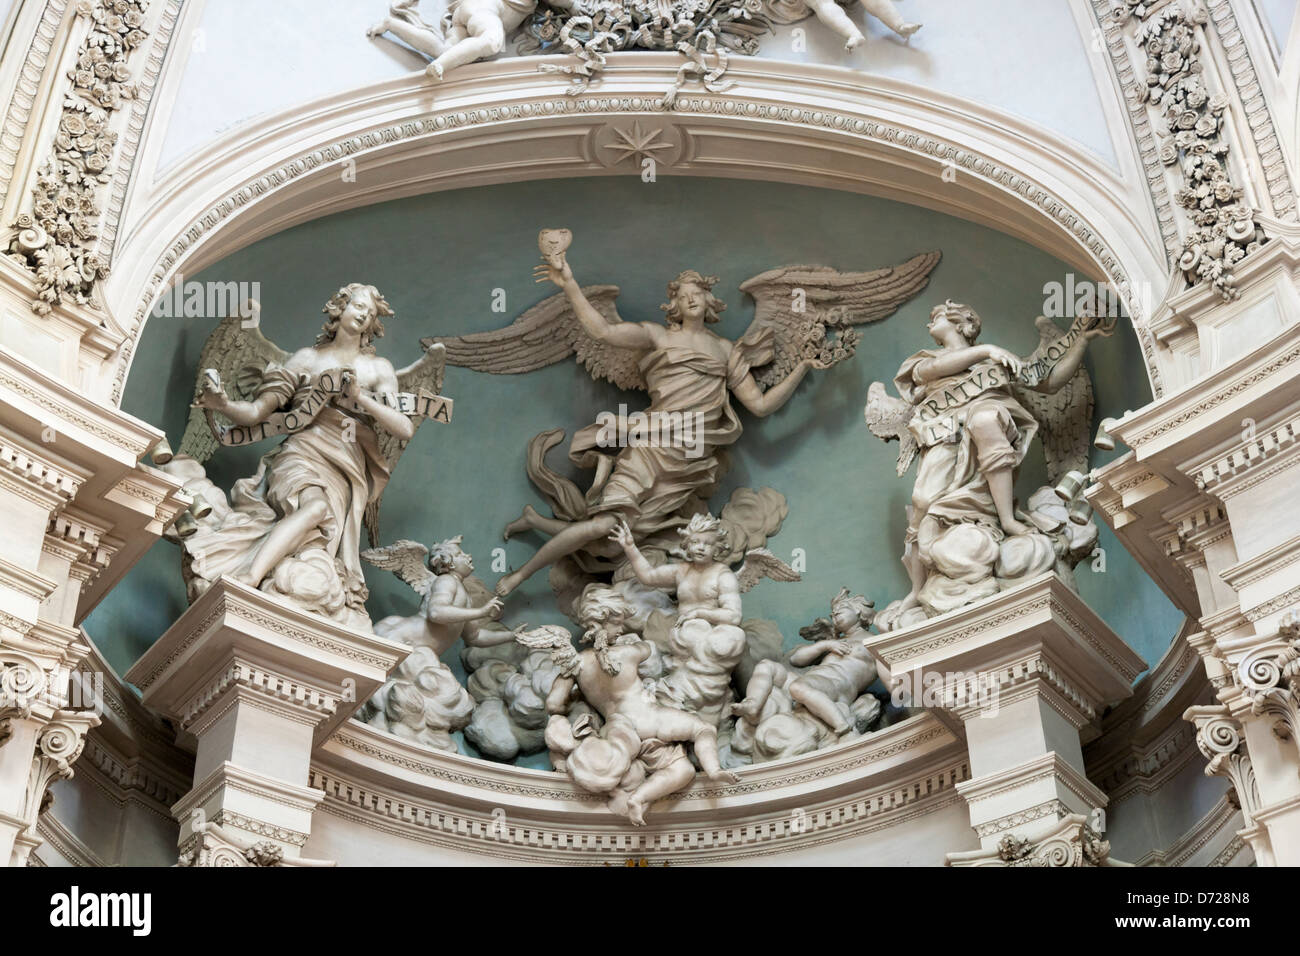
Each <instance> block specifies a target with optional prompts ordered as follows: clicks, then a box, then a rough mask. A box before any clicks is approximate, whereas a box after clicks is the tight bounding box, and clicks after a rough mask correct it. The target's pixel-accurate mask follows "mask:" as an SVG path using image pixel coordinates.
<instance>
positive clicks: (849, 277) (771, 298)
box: [424, 230, 939, 596]
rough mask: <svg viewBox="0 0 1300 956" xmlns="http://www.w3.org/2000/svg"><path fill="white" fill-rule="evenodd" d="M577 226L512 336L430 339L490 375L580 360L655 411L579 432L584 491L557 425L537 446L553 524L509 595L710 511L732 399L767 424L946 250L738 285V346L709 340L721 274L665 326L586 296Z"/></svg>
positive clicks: (548, 234)
mask: <svg viewBox="0 0 1300 956" xmlns="http://www.w3.org/2000/svg"><path fill="white" fill-rule="evenodd" d="M570 239H571V236H570V235H569V233H568V231H567V230H544V231H543V233H542V237H541V239H540V245H541V246H542V251H543V261H542V263H541V264H540V265H539V266H538V267H537V270H536V272H535V275H536V277H537V281H539V282H542V281H550V282H553V283H554V284H555V285H557V286H559V287H560V288H561V289H562V290H563V294H562V295H558V296H553V297H552V298H549V299H547V300H545V301H543V302H541V303H539V304H538V305H537V306H534V307H533V308H532V309H529V310H528V311H527V312H525V313H524V314H523V315H522V316H520V317H519V318H518V319H517V320H516V321H515V322H513V323H512V324H511V325H509V326H507V327H506V328H504V329H500V330H497V331H494V332H484V333H478V334H474V335H465V336H459V337H447V338H436V339H432V340H429V339H426V340H424V341H425V342H426V344H428V343H436V344H442V345H444V346H446V348H447V360H448V361H449V362H450V363H451V364H453V365H461V366H465V367H468V368H472V369H476V370H478V371H482V372H491V373H496V374H518V373H522V372H529V371H532V370H534V369H538V368H543V367H544V366H547V365H552V364H554V363H555V362H559V361H561V360H563V359H566V358H568V357H569V356H570V355H574V356H576V357H577V359H578V361H579V362H581V363H582V365H583V366H584V367H585V368H586V369H587V371H588V372H589V373H590V374H591V375H592V376H593V377H595V378H597V379H605V380H606V381H609V382H612V383H614V384H615V385H617V386H619V387H620V388H625V389H636V390H643V391H647V392H649V393H650V407H649V408H648V409H647V410H645V411H644V412H636V413H633V415H631V416H627V415H624V416H621V417H620V418H619V420H618V421H612V419H614V418H615V416H612V415H606V416H602V418H603V419H604V420H603V421H598V422H597V423H596V424H594V425H591V426H588V427H587V428H584V429H582V430H581V431H579V432H578V433H577V434H576V435H575V436H574V438H573V441H572V443H571V444H570V447H569V457H570V459H571V460H572V461H573V462H574V463H576V464H578V465H579V466H580V467H583V468H594V469H595V476H594V479H593V481H592V484H591V486H590V487H589V488H588V490H587V491H586V492H585V493H583V492H582V491H580V490H579V489H578V488H577V487H576V486H575V485H574V484H573V483H572V482H570V481H568V480H567V479H565V478H563V477H561V476H560V475H558V474H556V473H554V472H552V471H551V470H550V469H549V468H547V467H546V465H545V461H544V456H545V454H546V451H547V450H549V449H550V448H551V447H553V446H554V445H555V444H557V443H558V442H559V441H561V440H562V439H563V437H564V433H563V432H562V431H558V430H556V431H550V432H543V433H542V434H540V435H538V436H537V437H536V438H534V439H533V441H532V443H530V445H529V469H528V470H529V477H530V478H531V479H532V481H533V483H534V484H535V485H536V486H537V487H538V488H539V489H541V490H542V492H543V494H545V495H546V497H547V498H548V499H550V502H551V507H552V512H553V515H554V517H550V518H547V517H544V516H542V515H540V514H538V512H537V511H536V510H535V509H533V508H532V507H527V508H525V509H524V512H523V514H522V515H521V517H520V518H518V519H517V520H516V521H513V522H511V523H510V525H509V526H507V528H506V537H507V538H509V537H510V536H511V535H514V534H518V533H521V532H524V531H527V530H534V531H540V532H542V533H543V534H547V535H550V540H549V541H547V542H546V543H545V544H544V545H543V546H542V547H541V548H540V549H539V550H538V551H537V553H536V554H535V555H533V557H532V558H531V559H530V560H529V561H528V562H527V563H526V564H524V566H523V567H521V568H520V569H519V570H518V571H515V572H513V573H511V574H508V575H506V576H504V577H502V578H501V580H500V581H499V582H498V583H497V587H496V590H497V593H498V594H500V595H503V596H504V595H507V594H509V593H510V592H512V591H513V590H514V589H515V588H517V587H518V586H519V585H520V584H521V583H522V582H523V581H524V580H526V579H527V578H528V577H530V576H531V575H533V574H534V573H536V572H537V571H538V570H540V569H541V568H544V567H547V566H548V565H550V564H552V563H554V562H556V561H557V560H559V559H561V558H563V557H566V556H569V555H573V556H574V558H575V559H576V560H578V562H579V564H580V565H582V566H583V567H584V569H586V570H591V571H595V570H608V565H607V564H604V563H603V562H605V561H606V560H607V559H609V558H611V557H616V556H617V553H618V552H617V550H616V549H614V548H613V547H612V542H611V541H610V540H609V536H610V534H611V532H613V530H614V529H615V527H617V526H618V524H619V522H620V521H626V522H627V524H628V525H629V526H630V528H631V529H632V532H633V534H634V535H635V537H636V539H637V540H638V541H640V540H644V539H645V538H646V537H647V536H649V535H651V534H654V533H656V532H660V531H664V530H666V529H669V528H675V527H679V526H681V525H682V524H684V523H685V522H686V521H687V520H688V519H689V518H690V516H691V515H692V514H694V513H697V512H699V511H701V510H703V508H704V504H705V501H706V500H707V497H708V495H709V494H710V493H711V491H712V489H713V487H714V486H715V485H716V484H717V482H718V480H719V479H720V477H721V475H722V473H723V470H724V467H725V466H724V458H723V457H722V454H721V453H722V452H723V450H724V449H725V448H726V447H727V446H729V445H731V444H733V443H734V442H735V441H736V440H737V439H738V438H739V437H740V434H741V430H742V429H741V421H740V418H739V416H738V415H737V413H736V411H735V409H734V408H733V407H732V399H733V398H735V399H737V400H739V402H740V404H742V405H743V406H744V407H745V408H747V409H748V410H749V411H750V412H752V413H753V414H755V415H757V416H759V417H760V418H761V417H764V416H766V415H770V414H772V413H773V412H775V411H776V410H777V409H779V408H781V407H782V406H783V405H785V403H786V402H787V401H789V399H790V397H791V395H793V394H794V390H795V387H796V386H797V385H798V384H799V383H800V381H802V380H803V378H804V377H805V376H806V375H807V373H808V372H809V371H811V370H812V369H826V368H830V367H831V366H832V365H834V364H835V363H836V362H839V361H842V360H843V359H845V358H848V357H849V356H850V355H852V354H853V349H854V346H855V345H856V343H857V341H858V338H859V333H858V332H857V330H856V329H855V328H854V326H856V325H859V324H862V323H865V322H874V321H877V320H879V319H883V318H885V317H886V316H888V315H890V314H891V313H893V312H894V311H895V310H896V309H897V308H898V307H899V306H900V305H901V304H902V303H904V302H906V301H907V300H908V299H910V298H912V297H913V296H915V295H916V294H917V293H918V292H920V291H921V289H922V288H924V287H925V284H926V282H927V281H928V278H929V275H930V273H931V271H933V269H934V267H935V266H936V265H937V264H938V262H939V253H938V252H928V253H923V254H921V255H918V256H915V257H913V258H912V259H909V260H908V261H907V262H904V263H903V264H902V265H899V266H894V267H889V268H884V269H877V270H874V271H871V272H855V273H840V272H836V271H834V270H832V269H829V268H825V267H817V266H790V267H786V268H781V269H775V270H772V271H769V272H765V273H763V274H762V275H758V276H755V277H754V278H752V279H750V280H748V281H747V282H745V283H744V284H742V285H741V287H740V288H741V290H742V291H744V292H748V293H749V294H750V295H752V296H753V297H754V299H755V302H756V310H755V316H754V320H753V322H752V324H751V325H750V327H749V329H748V331H747V332H746V333H745V334H744V335H743V336H742V337H741V338H740V340H739V341H735V342H733V341H731V340H729V339H726V338H723V337H722V336H720V335H717V334H716V333H714V332H712V331H711V330H710V329H709V328H708V326H709V325H711V324H713V323H714V322H717V321H718V318H719V313H721V312H722V310H723V309H724V308H725V307H726V306H725V304H724V303H723V302H722V301H721V300H720V299H718V298H717V296H715V295H714V294H713V291H712V290H713V287H714V285H715V284H716V283H717V281H718V280H717V278H716V277H714V276H705V275H702V274H701V273H699V272H696V271H694V270H688V271H686V272H683V273H681V274H680V275H678V276H677V278H676V279H674V280H673V281H671V282H670V283H668V302H667V304H665V305H662V306H660V308H661V309H662V310H663V311H664V312H665V314H666V318H667V324H666V325H661V324H659V323H657V322H624V321H623V320H622V318H620V316H619V315H618V312H617V310H616V308H615V300H616V299H617V297H618V287H617V286H592V287H587V288H582V287H580V286H579V285H578V283H577V281H576V280H575V279H574V277H573V271H572V270H571V268H570V266H569V264H568V262H567V261H566V258H565V254H564V250H565V249H566V248H567V246H568V242H569V240H570Z"/></svg>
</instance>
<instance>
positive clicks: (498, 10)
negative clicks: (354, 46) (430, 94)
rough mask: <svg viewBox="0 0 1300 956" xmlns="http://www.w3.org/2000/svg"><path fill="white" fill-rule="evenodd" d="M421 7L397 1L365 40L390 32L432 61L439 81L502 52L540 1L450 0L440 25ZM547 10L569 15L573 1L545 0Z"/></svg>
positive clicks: (415, 2) (409, 1) (430, 69)
mask: <svg viewBox="0 0 1300 956" xmlns="http://www.w3.org/2000/svg"><path fill="white" fill-rule="evenodd" d="M419 6H420V3H419V0H397V2H396V3H393V4H391V5H390V6H389V8H388V16H386V17H384V19H382V20H380V21H379V22H378V23H376V24H375V25H374V26H372V27H371V28H370V29H368V30H367V31H366V36H369V37H377V36H379V35H381V34H384V33H391V34H392V35H393V36H395V37H397V38H398V39H399V40H401V41H402V42H403V43H406V44H408V45H409V46H411V47H412V48H413V49H415V50H418V51H419V52H421V53H423V54H424V55H425V56H427V57H430V58H431V59H432V60H433V62H432V63H430V64H429V66H428V68H427V69H426V70H425V72H426V73H427V74H428V75H429V76H431V77H433V78H434V79H438V80H441V79H442V78H443V76H444V75H445V74H446V73H447V71H448V70H452V69H455V68H456V67H458V66H463V65H465V64H466V63H473V62H474V61H475V60H482V59H485V58H486V57H490V56H496V55H497V54H498V53H500V52H502V51H503V50H504V49H505V48H506V37H507V35H509V34H510V33H511V32H512V31H514V30H516V29H518V27H519V25H520V24H522V23H523V22H524V20H526V19H527V18H528V16H529V15H530V14H531V13H532V12H533V11H534V10H536V9H537V0H450V2H449V3H448V4H447V12H446V15H445V16H443V18H442V23H441V24H440V25H439V26H434V25H433V24H431V23H428V22H427V21H425V20H424V19H423V18H422V17H421V16H420V14H419ZM547 6H550V7H555V8H556V9H559V10H569V9H571V8H572V7H573V0H547Z"/></svg>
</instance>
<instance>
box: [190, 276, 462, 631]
mask: <svg viewBox="0 0 1300 956" xmlns="http://www.w3.org/2000/svg"><path fill="white" fill-rule="evenodd" d="M322 311H324V312H325V313H326V315H327V316H328V319H327V321H326V323H325V325H324V327H323V328H322V330H321V333H320V335H319V336H318V337H317V339H316V342H315V344H313V345H311V346H309V347H307V348H303V349H299V350H298V351H296V352H294V353H292V354H289V353H287V352H285V351H283V350H281V349H279V348H278V347H276V346H275V345H274V344H273V343H271V342H270V341H269V340H267V339H266V338H265V337H263V336H262V334H261V332H260V331H259V330H258V329H257V328H256V327H253V328H244V327H243V323H241V321H240V319H239V317H238V316H233V317H231V318H228V319H226V320H224V321H223V322H222V324H221V325H220V326H219V327H218V328H217V330H216V331H215V332H214V333H213V334H212V336H210V337H209V339H208V342H207V343H206V344H205V346H204V349H203V354H202V356H201V358H200V371H199V377H198V382H197V383H196V385H195V401H194V405H195V407H194V409H193V410H192V411H191V415H190V421H189V424H188V426H187V428H186V431H185V437H184V438H183V439H182V442H181V455H180V456H178V458H181V459H187V460H195V461H197V462H202V461H204V460H206V459H207V458H208V457H209V456H210V455H211V454H212V452H213V451H215V450H216V448H217V447H218V445H219V444H246V443H251V442H254V441H260V440H262V439H264V438H268V437H271V436H273V435H278V434H285V435H286V436H287V437H286V438H285V439H284V441H283V442H282V443H281V444H280V445H279V446H277V447H276V448H274V449H272V450H271V451H270V452H269V453H268V454H267V455H265V456H264V457H263V458H262V460H261V463H260V464H259V467H258V469H257V473H256V474H254V475H253V476H252V477H250V478H246V479H243V480H241V481H238V482H236V483H235V485H234V488H233V490H232V492H231V496H230V503H229V507H226V506H225V502H224V501H223V502H220V505H221V507H219V508H216V509H214V514H215V515H216V518H215V519H213V520H210V521H208V522H205V523H201V524H200V527H199V530H198V531H197V532H196V533H195V534H194V535H192V536H191V537H189V538H186V539H185V549H186V552H187V553H188V554H189V555H190V557H191V558H192V561H191V564H190V567H189V568H188V570H189V573H190V575H191V578H190V581H191V591H192V594H191V596H192V597H193V596H195V594H194V593H193V592H196V591H201V590H203V589H206V586H207V585H208V584H210V583H212V582H213V581H215V580H216V579H217V578H219V577H220V576H221V575H223V574H225V575H229V576H231V577H233V578H235V579H236V580H238V581H241V582H243V583H245V584H248V585H250V586H252V587H260V588H261V589H262V590H266V591H270V592H272V593H278V594H283V595H285V596H287V597H289V598H291V599H293V600H295V601H296V603H298V604H300V605H301V606H304V607H306V608H307V609H308V610H312V611H316V612H319V613H323V614H325V615H326V616H328V617H332V618H335V619H337V620H340V621H342V622H344V623H346V624H348V625H349V626H352V627H357V628H361V629H363V630H366V631H369V630H370V620H369V617H368V616H367V615H366V613H365V599H366V596H367V593H368V592H367V589H366V586H365V581H364V578H363V577H362V572H361V560H360V550H361V530H362V527H363V525H366V526H369V528H370V530H371V535H372V539H373V535H374V529H375V525H376V522H377V519H378V507H379V499H380V496H381V495H382V494H383V491H384V487H385V486H386V485H387V483H388V478H389V475H390V473H391V471H392V468H393V466H394V465H395V464H396V462H397V458H398V457H399V456H400V455H401V452H402V449H403V448H404V447H405V446H406V443H407V442H409V441H410V439H411V438H412V436H413V435H414V434H415V429H416V425H417V423H418V421H419V420H420V419H421V418H422V417H430V416H436V417H439V418H442V419H443V420H446V417H448V416H449V411H445V412H444V410H445V409H446V406H445V403H444V404H440V405H439V406H438V411H436V412H431V411H430V408H429V406H428V400H429V399H440V396H436V395H431V394H430V393H429V392H426V391H424V389H422V388H419V386H421V385H428V386H432V389H433V391H434V392H436V391H437V389H438V388H439V387H440V386H441V382H442V370H443V356H442V352H441V350H440V349H431V350H430V351H429V352H427V353H426V354H425V356H424V357H423V358H421V359H420V360H419V361H418V362H416V363H414V364H413V365H411V366H410V367H408V368H406V369H403V370H402V371H401V372H398V371H396V370H394V368H393V366H392V364H391V363H390V362H389V361H388V360H387V359H385V358H382V357H380V356H378V355H376V354H375V348H374V344H373V342H374V340H375V339H376V338H379V337H380V336H382V335H383V334H384V326H383V321H382V319H383V318H384V317H386V316H391V315H392V314H393V310H392V308H391V307H390V306H389V304H388V302H387V301H385V299H384V297H383V296H382V295H381V294H380V293H379V290H378V289H376V288H375V287H374V286H371V285H364V284H362V283H351V284H349V285H345V286H343V287H342V288H340V289H339V290H338V291H337V292H336V293H335V294H334V295H333V296H331V297H330V300H329V301H328V302H327V303H326V304H325V307H324V309H323V310H322ZM223 372H224V373H225V376H226V378H227V379H228V380H229V381H230V384H231V387H233V388H234V389H235V391H236V397H231V396H230V395H229V394H227V391H226V385H225V384H224V383H223V378H222V373H223ZM417 390H418V394H413V392H414V391H417ZM217 415H220V416H222V417H223V418H224V419H226V420H227V421H228V422H230V424H227V425H221V424H218V421H217V419H216V418H215V416H217ZM198 470H199V472H200V473H201V468H199V469H198Z"/></svg>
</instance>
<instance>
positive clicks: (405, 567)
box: [361, 538, 438, 600]
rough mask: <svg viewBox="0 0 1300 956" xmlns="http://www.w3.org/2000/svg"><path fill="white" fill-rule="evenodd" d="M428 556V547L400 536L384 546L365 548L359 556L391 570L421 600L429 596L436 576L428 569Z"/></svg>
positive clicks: (378, 566)
mask: <svg viewBox="0 0 1300 956" xmlns="http://www.w3.org/2000/svg"><path fill="white" fill-rule="evenodd" d="M428 556H429V549H428V548H426V547H425V546H424V545H422V544H420V542H418V541H412V540H411V539H409V538H401V539H399V540H397V541H394V542H393V543H392V544H390V545H388V546H387V547H384V548H367V549H366V550H365V551H362V552H361V557H363V558H365V559H366V560H367V561H369V562H370V563H371V564H373V565H374V566H375V567H377V568H383V569H384V570H385V571H392V572H393V573H394V574H396V575H397V576H398V577H399V578H401V579H402V580H403V581H405V582H406V583H407V584H409V585H410V586H411V590H413V591H414V592H415V593H416V594H418V595H420V599H421V600H423V599H424V598H426V597H428V596H429V589H430V588H432V587H433V582H434V581H435V580H437V578H438V576H437V575H436V574H434V573H433V572H432V571H430V570H429V566H428V564H427V563H426V559H427V558H428Z"/></svg>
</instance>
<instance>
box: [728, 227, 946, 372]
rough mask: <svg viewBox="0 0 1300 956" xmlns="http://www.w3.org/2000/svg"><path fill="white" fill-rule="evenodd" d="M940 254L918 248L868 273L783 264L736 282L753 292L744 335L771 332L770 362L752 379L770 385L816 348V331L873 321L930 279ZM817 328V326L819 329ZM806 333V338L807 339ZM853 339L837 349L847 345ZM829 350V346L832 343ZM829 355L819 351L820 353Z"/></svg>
mask: <svg viewBox="0 0 1300 956" xmlns="http://www.w3.org/2000/svg"><path fill="white" fill-rule="evenodd" d="M940 256H941V253H939V252H938V251H937V250H936V251H934V252H923V253H921V254H920V255H917V256H913V257H912V258H911V259H908V260H907V261H906V262H904V263H902V264H901V265H897V266H889V267H887V268H884V269H874V270H872V271H871V272H836V271H835V270H834V269H831V268H829V267H827V266H784V267H783V268H780V269H772V270H770V271H768V272H764V273H763V274H761V275H756V276H754V277H753V278H752V279H747V280H746V281H745V282H742V283H741V285H740V289H741V291H742V292H748V293H749V294H750V295H751V296H753V297H754V321H753V322H752V323H751V324H750V327H749V331H748V332H746V333H745V334H746V337H749V336H751V335H753V334H756V333H757V332H758V331H759V330H761V329H765V328H770V329H771V330H772V332H773V336H774V342H773V347H774V349H775V354H774V355H773V357H772V361H771V362H770V363H769V364H768V365H767V366H766V367H765V368H763V369H762V371H760V372H756V373H755V376H754V377H755V379H756V380H757V381H758V384H759V385H761V386H763V387H764V388H770V387H771V386H772V385H775V384H776V383H777V382H779V381H781V380H782V379H784V378H785V377H786V376H787V375H789V374H790V371H791V370H792V369H793V368H794V366H795V365H796V364H797V363H798V362H799V360H800V359H801V358H803V357H804V356H805V355H807V354H810V352H809V349H811V351H812V353H816V352H818V351H819V350H820V345H819V336H824V335H825V334H826V332H827V330H834V329H839V330H841V332H842V330H845V329H848V328H849V327H850V326H855V325H862V324H863V323H866V322H876V321H879V320H880V319H883V318H885V317H886V316H889V315H892V314H893V312H894V311H895V310H896V309H897V308H898V307H899V306H900V305H902V304H903V303H904V302H906V301H907V300H908V299H911V298H912V297H913V296H915V295H916V294H917V293H919V292H920V291H921V290H922V289H924V288H925V285H926V283H927V282H929V281H930V273H931V272H933V271H934V268H935V266H937V265H938V264H939V259H940ZM818 327H820V330H819V328H818ZM810 336H811V338H810ZM852 344H853V339H852V338H848V339H846V340H845V342H844V345H843V346H838V347H840V348H845V349H851V348H852ZM832 350H833V348H832ZM827 357H830V358H832V360H833V359H834V356H823V358H827Z"/></svg>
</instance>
